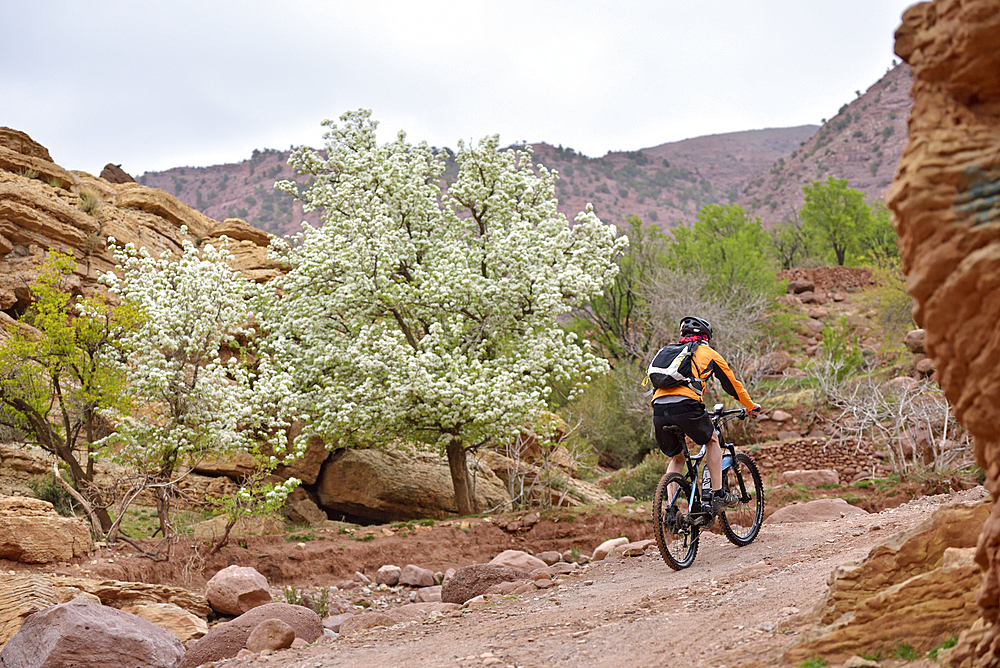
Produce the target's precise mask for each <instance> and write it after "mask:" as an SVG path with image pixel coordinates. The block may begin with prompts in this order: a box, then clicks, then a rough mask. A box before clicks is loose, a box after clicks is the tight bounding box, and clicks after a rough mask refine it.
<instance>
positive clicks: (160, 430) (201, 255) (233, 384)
mask: <svg viewBox="0 0 1000 668" xmlns="http://www.w3.org/2000/svg"><path fill="white" fill-rule="evenodd" d="M109 243H110V245H111V248H112V250H113V252H114V257H115V260H116V261H117V262H118V263H119V264H118V266H117V269H118V271H120V272H121V276H120V277H119V276H118V275H116V274H114V273H108V274H106V275H104V276H103V277H102V281H103V282H104V283H106V284H107V285H108V287H109V289H110V290H111V291H112V292H114V293H117V294H118V295H119V296H120V297H121V299H122V302H123V303H125V304H130V305H132V306H134V308H136V309H137V310H138V311H139V312H141V313H142V314H143V316H144V318H143V321H142V324H141V326H140V327H138V328H135V329H133V330H131V331H128V332H126V333H125V334H124V335H123V339H122V345H123V346H124V348H125V349H126V350H127V351H128V355H127V358H126V359H125V360H124V361H123V363H122V364H123V371H124V374H125V383H126V386H127V388H128V390H129V392H130V393H131V394H132V395H133V396H134V398H135V401H136V402H137V404H139V405H142V406H144V409H143V411H142V413H141V414H137V415H118V416H116V417H117V427H116V431H115V433H114V434H112V435H111V436H109V437H107V438H106V439H104V440H103V442H102V444H103V446H104V447H105V448H106V449H107V450H108V451H109V452H111V453H113V458H114V460H115V461H116V462H117V463H119V464H122V465H123V466H125V467H126V470H128V471H129V473H130V484H131V489H130V490H129V491H128V492H127V493H126V494H125V495H124V497H123V501H122V506H121V509H120V512H119V513H118V515H119V517H121V516H122V515H123V514H124V510H125V508H126V507H127V505H128V503H130V502H131V501H132V500H133V499H134V498H135V496H136V495H137V494H138V493H139V492H141V491H143V490H147V489H148V490H152V491H153V493H154V496H155V497H156V499H157V504H158V511H159V513H158V514H159V519H160V526H161V529H162V531H163V535H164V537H165V538H166V537H170V536H172V535H173V533H174V532H173V530H172V529H171V527H170V526H169V508H170V499H171V498H172V496H173V495H174V494H176V483H177V481H178V480H179V478H180V477H182V476H183V475H185V474H186V473H187V471H188V470H189V469H190V467H191V466H193V465H195V464H196V463H198V462H200V461H202V460H205V459H219V458H223V457H226V456H227V455H233V454H235V453H249V454H251V455H252V456H254V457H255V459H256V460H257V464H258V468H259V469H260V470H262V471H264V472H267V471H270V470H271V469H273V468H274V466H275V465H277V463H278V459H277V457H275V456H274V455H268V456H265V455H264V454H263V452H262V450H261V446H262V445H263V444H267V445H269V450H270V451H271V452H274V453H279V454H280V453H283V451H284V450H285V445H284V443H285V438H286V437H285V431H284V427H285V426H286V423H285V422H284V421H283V420H282V419H281V418H280V417H279V416H278V414H277V413H276V412H275V411H274V410H273V408H272V407H273V406H274V405H275V403H276V398H275V391H276V390H275V389H274V388H273V387H272V386H271V385H270V384H269V383H270V380H271V379H273V378H275V376H274V374H272V373H271V372H270V365H269V361H268V357H267V355H263V354H261V353H262V350H263V349H262V348H261V345H260V332H258V330H257V329H256V328H255V327H253V326H252V325H253V323H255V322H256V321H257V320H258V318H257V314H258V312H259V309H260V303H261V300H262V299H263V298H264V297H265V296H266V293H265V291H264V290H263V289H262V288H261V287H260V286H258V285H257V284H255V283H253V282H252V281H249V280H247V279H245V278H243V277H242V276H241V275H240V274H239V273H237V272H235V271H233V269H231V268H230V267H229V265H228V264H227V262H228V261H229V260H230V259H231V255H230V254H229V252H228V251H227V250H226V249H225V247H224V246H223V247H222V248H219V249H216V248H215V247H213V246H212V245H206V246H205V247H204V248H203V249H201V250H199V249H198V248H196V247H195V246H194V244H192V243H191V242H189V241H185V242H184V244H183V252H182V254H181V257H180V258H179V259H176V260H174V259H173V258H172V257H171V255H170V254H169V253H165V254H164V255H163V256H161V257H159V258H153V257H151V256H150V255H149V253H148V252H147V251H146V250H145V249H144V248H141V249H138V250H136V248H135V247H134V246H133V245H132V244H128V245H126V246H116V245H114V239H111V240H110V241H109ZM223 244H225V239H223ZM261 479H262V476H261V475H256V476H251V477H250V486H249V487H248V486H246V485H245V486H244V488H243V489H241V491H240V492H239V493H238V494H237V496H238V497H239V498H237V499H234V500H233V502H232V503H231V504H229V506H228V508H229V509H231V510H232V511H233V512H237V509H239V508H247V507H258V506H261V507H266V508H273V507H275V505H276V504H277V505H280V501H283V500H284V498H285V496H287V494H288V492H289V491H290V490H291V488H292V487H294V486H295V484H296V483H297V481H289V484H284V485H278V486H276V487H275V486H272V487H269V488H268V489H266V490H265V489H262V488H259V485H260V480H261ZM248 495H249V496H248ZM258 495H263V496H262V498H261V499H260V502H259V503H252V502H251V501H252V497H255V496H258ZM279 497H280V498H279ZM110 537H111V538H112V539H113V538H114V530H113V531H112V534H111V536H110Z"/></svg>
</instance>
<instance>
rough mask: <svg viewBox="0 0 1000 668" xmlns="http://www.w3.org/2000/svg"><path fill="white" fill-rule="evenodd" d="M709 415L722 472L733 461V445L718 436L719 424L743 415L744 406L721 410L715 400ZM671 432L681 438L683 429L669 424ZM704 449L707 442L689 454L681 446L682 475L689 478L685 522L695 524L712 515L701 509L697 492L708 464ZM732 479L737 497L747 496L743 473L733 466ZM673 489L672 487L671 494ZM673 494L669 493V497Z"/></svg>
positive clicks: (706, 522) (709, 520)
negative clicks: (683, 471) (737, 493)
mask: <svg viewBox="0 0 1000 668" xmlns="http://www.w3.org/2000/svg"><path fill="white" fill-rule="evenodd" d="M709 415H711V416H712V426H713V427H715V431H716V433H718V434H719V446H720V447H721V448H722V472H723V473H725V472H726V470H727V469H729V468H731V467H732V466H733V462H735V461H736V446H735V445H734V444H733V443H726V442H725V440H724V439H723V437H722V427H723V426H724V425H725V424H726V423H727V422H729V421H730V420H732V419H734V418H739V419H741V420H742V419H743V418H745V417H746V410H745V409H743V408H735V409H731V410H728V411H727V410H724V408H723V406H722V404H716V405H715V406H714V407H713V408H712V412H711V413H710V414H709ZM673 429H674V431H675V433H677V434H678V437H679V438H681V439H683V438H684V432H683V431H681V429H680V427H673ZM707 452H708V445H707V444H706V445H703V446H701V450H699V451H698V452H697V454H694V455H692V454H691V452H690V451H689V450H688V449H687V448H684V463H685V471H686V472H685V474H684V476H685V477H686V478H687V479H688V480H690V481H691V497H690V498H689V499H688V508H689V512H688V516H687V518H685V519H686V520H687V521H688V522H689V523H691V524H695V525H698V526H706V527H708V526H711V525H712V523H713V520H714V519H715V518H714V516H713V515H712V514H711V511H710V510H705V509H703V508H702V504H703V503H704V502H705V500H704V499H702V494H701V480H702V476H703V475H704V471H705V467H706V466H708V462H705V461H704V459H705V455H706V453H707ZM735 473H736V481H737V482H738V483H739V494H740V500H741V501H742V502H743V503H746V502H748V501H749V500H750V495H749V494H748V493H747V488H746V483H745V482H744V480H743V475H742V473H741V471H740V467H738V466H737V467H735ZM676 493H677V492H676V491H675V492H674V494H676ZM674 494H672V495H671V497H672V498H676V497H674Z"/></svg>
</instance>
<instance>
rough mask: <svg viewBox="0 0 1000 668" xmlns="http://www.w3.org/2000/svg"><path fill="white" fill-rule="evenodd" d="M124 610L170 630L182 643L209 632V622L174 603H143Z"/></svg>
mask: <svg viewBox="0 0 1000 668" xmlns="http://www.w3.org/2000/svg"><path fill="white" fill-rule="evenodd" d="M122 612H127V613H129V614H131V615H135V616H136V617H142V618H143V619H145V620H146V621H147V622H151V623H153V624H156V625H157V626H159V627H160V628H161V629H166V630H167V631H170V632H171V633H173V634H174V635H175V636H177V639H178V640H180V641H181V642H182V643H186V642H188V641H189V640H197V639H198V638H200V637H202V636H203V635H205V634H206V633H208V622H206V621H205V620H204V619H202V618H201V617H198V616H197V615H193V614H191V613H190V612H188V611H187V610H185V609H183V608H181V607H179V606H176V605H174V604H173V603H141V604H139V605H130V606H127V607H124V608H122Z"/></svg>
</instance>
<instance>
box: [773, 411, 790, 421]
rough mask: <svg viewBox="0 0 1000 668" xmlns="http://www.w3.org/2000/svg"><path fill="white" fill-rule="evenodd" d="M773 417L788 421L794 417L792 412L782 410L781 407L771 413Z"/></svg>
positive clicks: (775, 419)
mask: <svg viewBox="0 0 1000 668" xmlns="http://www.w3.org/2000/svg"><path fill="white" fill-rule="evenodd" d="M771 419H772V420H774V421H775V422H788V421H789V420H791V419H792V414H791V413H788V412H786V411H783V410H781V409H780V408H779V409H778V410H776V411H774V412H773V413H771Z"/></svg>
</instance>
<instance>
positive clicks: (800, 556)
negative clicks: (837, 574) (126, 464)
mask: <svg viewBox="0 0 1000 668" xmlns="http://www.w3.org/2000/svg"><path fill="white" fill-rule="evenodd" d="M980 490H981V488H980ZM979 493H980V494H981V493H982V492H981V491H980V492H979ZM966 497H970V493H969V492H963V493H959V494H953V495H951V496H948V495H941V496H936V497H925V498H922V499H918V500H916V501H913V502H911V503H908V504H905V505H903V506H901V507H899V508H896V509H892V510H887V511H884V512H882V513H879V514H871V515H861V516H849V517H843V518H841V519H840V520H836V521H830V522H812V523H798V524H773V525H771V524H767V523H765V525H764V528H763V530H762V531H761V534H760V537H759V538H758V539H757V540H756V541H755V542H754V543H753V544H751V545H750V546H748V547H745V548H736V547H734V546H733V545H731V544H730V543H729V542H727V541H726V539H725V538H724V537H722V536H720V535H716V534H708V535H704V536H703V537H702V542H701V547H700V549H699V554H698V558H697V560H696V561H695V563H694V565H693V566H692V567H691V568H689V569H687V570H684V571H680V572H674V571H672V570H670V569H669V568H668V567H667V566H666V565H665V564H664V563H663V561H662V560H661V559H660V558H659V556H658V555H656V554H650V555H646V556H642V557H637V558H632V559H625V560H614V561H612V560H605V561H603V562H599V563H597V564H593V565H590V566H589V567H588V568H586V569H585V570H584V571H583V572H582V573H580V574H579V575H572V576H570V577H568V578H566V579H565V580H564V581H563V582H562V584H561V585H560V586H559V587H557V588H553V589H549V590H544V591H539V592H537V594H536V595H524V596H521V597H518V598H507V599H503V600H500V601H498V602H497V603H495V604H494V605H487V606H484V607H481V608H477V609H468V610H465V611H462V612H458V613H453V615H454V616H451V617H444V618H439V619H437V620H434V621H425V622H422V623H416V624H410V625H397V626H396V627H393V628H388V629H378V630H372V631H368V632H365V633H361V634H358V635H355V636H352V637H349V638H339V639H336V640H328V639H324V640H321V641H320V642H319V643H318V644H317V645H316V646H313V647H307V648H303V649H300V650H289V651H285V652H281V653H279V654H275V655H272V656H258V657H252V658H251V657H248V658H244V659H234V660H229V661H224V662H219V663H218V664H217V666H218V668H223V667H224V668H235V667H237V666H241V667H242V666H248V667H249V666H256V667H263V666H287V667H288V668H327V667H330V668H332V667H333V666H338V667H341V666H344V667H358V668H362V667H364V668H370V667H371V666H386V667H390V666H400V667H402V666H428V667H445V666H447V667H449V668H453V667H460V668H466V667H471V666H490V665H495V666H525V667H527V666H563V665H565V666H570V665H572V666H608V667H611V666H636V667H638V666H663V665H665V664H667V663H669V664H670V665H673V666H691V667H702V666H704V667H711V668H716V667H718V666H728V667H730V668H732V667H734V666H742V667H744V668H751V667H757V666H760V667H763V666H775V665H781V663H782V662H781V656H782V654H783V652H784V651H785V649H787V648H788V647H789V646H791V645H792V644H794V643H795V642H796V641H797V640H799V639H800V638H802V637H803V636H804V635H805V634H808V633H809V632H810V631H811V630H813V629H814V628H815V624H814V621H813V616H812V614H811V613H812V610H813V608H814V607H815V606H816V604H817V603H818V602H819V601H820V600H821V599H822V597H823V595H824V593H825V591H826V583H827V578H828V577H829V575H830V573H831V572H832V571H833V569H834V568H835V567H836V566H838V565H839V564H842V563H844V562H847V561H850V560H854V559H859V558H862V557H864V556H865V555H866V554H867V553H868V551H869V550H870V549H871V548H872V547H873V546H874V545H876V544H878V543H880V542H883V541H884V540H886V539H887V538H889V537H890V536H891V535H893V534H895V533H898V532H901V531H905V530H907V529H910V528H912V527H914V526H916V525H918V524H919V523H921V522H922V521H923V520H925V519H927V518H928V517H929V516H930V514H931V512H932V511H933V510H934V509H936V508H938V507H940V505H942V504H943V503H950V502H952V501H964V500H970V498H971V497H970V498H966ZM879 665H881V666H892V665H903V664H902V662H900V661H897V660H889V661H883V662H882V663H881V664H879ZM905 665H909V666H924V665H926V666H932V665H935V664H934V663H933V662H930V661H929V660H927V659H921V660H919V661H916V662H911V663H907V664H905Z"/></svg>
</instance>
